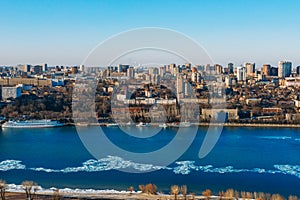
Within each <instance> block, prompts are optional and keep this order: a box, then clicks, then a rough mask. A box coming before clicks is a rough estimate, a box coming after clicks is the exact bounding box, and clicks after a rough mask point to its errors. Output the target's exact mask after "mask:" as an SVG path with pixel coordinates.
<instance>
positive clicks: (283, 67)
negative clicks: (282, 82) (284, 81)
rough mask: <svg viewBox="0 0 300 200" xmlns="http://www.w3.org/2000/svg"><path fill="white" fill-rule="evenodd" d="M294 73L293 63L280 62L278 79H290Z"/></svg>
mask: <svg viewBox="0 0 300 200" xmlns="http://www.w3.org/2000/svg"><path fill="white" fill-rule="evenodd" d="M291 73H292V63H291V62H288V61H279V63H278V77H279V78H285V77H289V76H290V75H291Z"/></svg>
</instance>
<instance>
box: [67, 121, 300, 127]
mask: <svg viewBox="0 0 300 200" xmlns="http://www.w3.org/2000/svg"><path fill="white" fill-rule="evenodd" d="M150 125H151V126H159V124H158V123H150ZM167 125H168V127H175V128H176V126H173V125H172V124H167ZM191 125H192V126H193V125H194V126H195V125H196V126H200V127H208V126H217V127H218V126H225V127H266V128H267V127H270V128H300V124H258V123H202V122H201V123H191ZM65 126H75V123H68V124H65ZM76 126H80V127H84V126H109V123H89V124H76ZM120 126H135V125H134V124H133V125H126V124H121V125H120ZM177 128H178V127H177Z"/></svg>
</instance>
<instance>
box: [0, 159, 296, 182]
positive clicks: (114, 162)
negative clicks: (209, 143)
mask: <svg viewBox="0 0 300 200" xmlns="http://www.w3.org/2000/svg"><path fill="white" fill-rule="evenodd" d="M126 168H131V169H134V170H136V171H139V172H146V171H150V170H169V171H172V172H173V173H175V174H181V175H187V174H190V173H192V172H197V171H199V172H203V173H219V174H226V173H244V172H251V173H260V174H286V175H292V176H296V177H298V178H300V165H274V168H273V169H263V168H253V169H239V168H235V167H233V166H224V167H214V166H213V165H196V164H195V161H189V160H187V161H177V162H175V163H174V164H172V165H171V166H169V167H163V166H156V165H152V164H142V163H135V162H133V161H130V160H125V159H123V158H120V157H118V156H107V157H106V158H102V159H99V160H95V159H90V160H87V161H85V162H83V163H82V165H81V166H72V167H66V168H63V169H51V168H43V167H31V168H28V167H26V166H25V165H24V164H22V161H19V160H4V161H1V162H0V171H9V170H32V171H38V172H46V173H76V172H101V171H109V170H118V169H126Z"/></svg>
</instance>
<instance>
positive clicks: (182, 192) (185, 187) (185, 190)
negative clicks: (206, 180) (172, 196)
mask: <svg viewBox="0 0 300 200" xmlns="http://www.w3.org/2000/svg"><path fill="white" fill-rule="evenodd" d="M180 192H181V194H182V195H183V196H184V199H185V200H186V195H187V186H186V185H183V186H181V187H180Z"/></svg>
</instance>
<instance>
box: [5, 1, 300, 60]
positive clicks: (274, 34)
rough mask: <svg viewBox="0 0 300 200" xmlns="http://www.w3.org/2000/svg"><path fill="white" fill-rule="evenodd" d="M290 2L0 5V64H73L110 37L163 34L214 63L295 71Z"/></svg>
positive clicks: (295, 18)
mask: <svg viewBox="0 0 300 200" xmlns="http://www.w3.org/2000/svg"><path fill="white" fill-rule="evenodd" d="M299 10H300V1H298V0H294V1H293V0H270V1H267V0H265V1H263V0H248V1H246V0H203V1H202V0H195V1H175V0H170V1H168V0H157V1H155V0H136V1H130V0H126V1H125V0H124V1H119V0H118V1H117V0H116V1H114V0H107V1H106V0H94V1H93V0H82V1H76V0H70V1H67V0H64V1H59V0H49V1H48V0H25V1H24V0H1V1H0V36H1V37H0V65H15V64H18V63H32V64H38V63H43V62H46V63H49V64H50V65H57V64H62V65H73V64H74V65H76V64H80V63H81V62H82V61H83V59H84V58H85V57H86V55H87V54H88V53H89V51H90V50H91V49H92V48H93V47H95V46H96V45H97V44H98V43H99V42H101V41H103V40H105V39H106V38H108V37H110V36H111V35H114V34H117V33H119V32H122V31H125V30H128V29H133V28H138V27H163V28H170V29H174V30H177V31H179V32H182V33H184V34H186V35H188V36H190V37H192V38H194V39H195V40H196V41H198V42H199V43H200V44H201V45H202V46H203V47H204V48H205V49H206V50H207V51H208V53H209V54H210V56H211V57H212V58H213V60H214V61H215V62H217V63H220V64H223V65H226V64H227V63H228V62H229V61H232V62H234V63H235V64H241V63H244V62H247V61H255V62H256V63H257V64H258V65H261V64H263V63H271V64H273V65H277V62H278V61H279V60H291V61H293V64H294V65H300V52H299V49H300V12H299Z"/></svg>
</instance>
